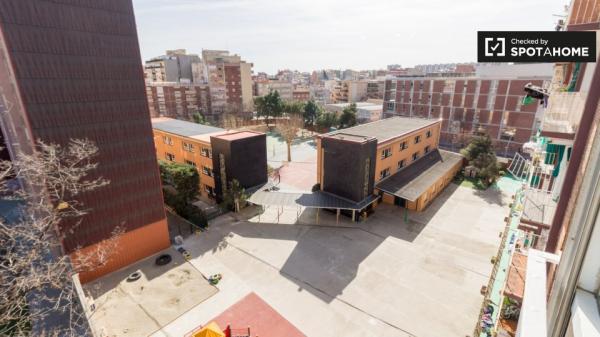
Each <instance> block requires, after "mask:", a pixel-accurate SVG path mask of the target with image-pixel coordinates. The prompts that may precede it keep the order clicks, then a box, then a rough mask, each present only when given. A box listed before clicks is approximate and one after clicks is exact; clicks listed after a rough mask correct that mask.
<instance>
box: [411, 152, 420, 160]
mask: <svg viewBox="0 0 600 337" xmlns="http://www.w3.org/2000/svg"><path fill="white" fill-rule="evenodd" d="M417 159H419V152H415V153H413V155H412V160H413V161H415V160H417Z"/></svg>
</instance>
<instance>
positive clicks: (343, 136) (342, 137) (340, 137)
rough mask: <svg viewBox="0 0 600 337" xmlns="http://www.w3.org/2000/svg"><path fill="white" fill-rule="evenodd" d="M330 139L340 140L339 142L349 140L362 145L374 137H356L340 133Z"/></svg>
mask: <svg viewBox="0 0 600 337" xmlns="http://www.w3.org/2000/svg"><path fill="white" fill-rule="evenodd" d="M328 138H333V139H338V140H347V141H350V142H358V143H362V142H365V141H367V140H369V139H372V138H373V137H366V136H356V135H351V134H347V133H344V132H340V133H336V134H335V135H332V136H329V137H328Z"/></svg>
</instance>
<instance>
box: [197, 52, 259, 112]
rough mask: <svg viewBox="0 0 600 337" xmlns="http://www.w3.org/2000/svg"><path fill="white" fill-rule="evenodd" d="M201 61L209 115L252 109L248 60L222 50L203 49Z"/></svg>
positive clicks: (250, 69)
mask: <svg viewBox="0 0 600 337" xmlns="http://www.w3.org/2000/svg"><path fill="white" fill-rule="evenodd" d="M202 62H203V64H204V76H206V83H207V84H208V86H209V90H210V97H211V101H210V106H211V109H210V110H211V113H212V114H214V115H220V114H223V113H225V112H250V111H252V110H253V107H254V101H253V97H252V63H248V62H245V61H243V60H242V59H241V57H240V56H239V55H235V54H234V55H230V54H229V52H228V51H226V50H203V51H202Z"/></svg>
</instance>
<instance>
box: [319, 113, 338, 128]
mask: <svg viewBox="0 0 600 337" xmlns="http://www.w3.org/2000/svg"><path fill="white" fill-rule="evenodd" d="M338 122H339V120H338V117H337V115H336V114H335V113H334V112H324V113H322V114H320V115H319V116H318V117H317V122H316V124H317V126H318V127H320V128H326V129H329V128H331V127H334V126H337V125H338Z"/></svg>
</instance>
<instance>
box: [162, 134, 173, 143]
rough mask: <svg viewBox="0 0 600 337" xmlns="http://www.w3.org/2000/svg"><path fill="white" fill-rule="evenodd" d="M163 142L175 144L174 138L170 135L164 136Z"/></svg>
mask: <svg viewBox="0 0 600 337" xmlns="http://www.w3.org/2000/svg"><path fill="white" fill-rule="evenodd" d="M163 143H165V144H167V145H173V139H171V137H169V136H163Z"/></svg>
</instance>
